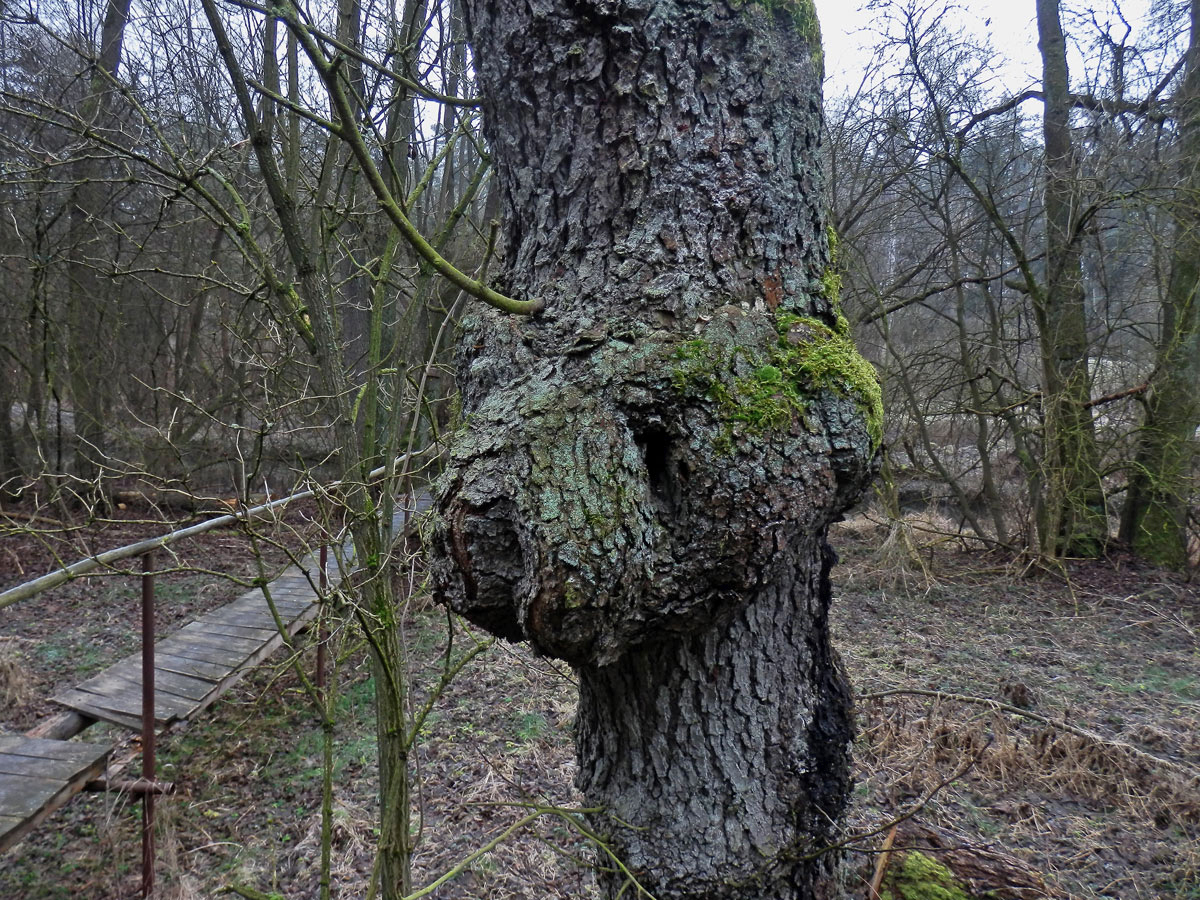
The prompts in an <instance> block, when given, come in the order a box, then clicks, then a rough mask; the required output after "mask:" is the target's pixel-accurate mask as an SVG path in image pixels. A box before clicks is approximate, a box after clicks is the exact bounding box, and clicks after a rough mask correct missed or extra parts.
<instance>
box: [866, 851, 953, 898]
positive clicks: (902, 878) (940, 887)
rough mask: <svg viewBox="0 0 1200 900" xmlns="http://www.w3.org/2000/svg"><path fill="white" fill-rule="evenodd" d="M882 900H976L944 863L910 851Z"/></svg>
mask: <svg viewBox="0 0 1200 900" xmlns="http://www.w3.org/2000/svg"><path fill="white" fill-rule="evenodd" d="M883 884H884V886H883V889H882V890H881V891H880V894H879V896H880V898H881V900H973V897H974V895H972V894H969V893H967V891H966V890H965V889H964V888H963V886H962V883H961V882H960V881H958V879H956V878H955V877H954V875H953V874H952V873H951V872H950V870H949V869H947V868H946V867H945V866H943V865H942V864H941V863H940V862H938V861H937V860H935V859H933V858H932V857H930V856H926V855H925V854H924V853H919V852H917V851H916V850H909V851H906V852H905V854H904V857H903V859H902V860H901V862H900V865H899V866H898V867H893V868H892V869H891V870H890V871H889V872H888V876H887V878H885V879H884V883H883Z"/></svg>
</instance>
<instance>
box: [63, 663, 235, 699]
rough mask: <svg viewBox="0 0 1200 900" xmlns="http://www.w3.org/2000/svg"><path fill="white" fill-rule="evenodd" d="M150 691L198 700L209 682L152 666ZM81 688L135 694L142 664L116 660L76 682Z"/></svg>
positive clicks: (204, 695)
mask: <svg viewBox="0 0 1200 900" xmlns="http://www.w3.org/2000/svg"><path fill="white" fill-rule="evenodd" d="M154 676H155V677H154V694H155V697H157V696H158V695H159V694H167V695H170V696H172V697H179V698H181V699H183V700H190V701H196V700H201V699H203V698H204V697H206V696H207V695H208V692H209V691H211V690H212V687H213V683H212V682H211V681H204V680H203V679H200V678H191V677H189V676H187V675H179V674H176V673H175V672H163V671H160V670H159V668H158V666H157V665H156V666H155V667H154ZM76 687H78V688H79V690H81V691H91V692H92V693H93V694H107V693H109V692H110V691H117V692H125V691H128V690H130V689H132V690H134V691H135V692H136V693H137V694H138V696H139V697H140V696H141V693H142V667H141V664H140V663H139V664H138V665H137V666H132V665H121V664H118V665H116V666H113V667H112V668H111V669H108V670H107V671H105V672H101V673H100V674H99V675H97V676H96V677H95V678H89V679H88V680H87V681H85V682H83V684H80V685H76Z"/></svg>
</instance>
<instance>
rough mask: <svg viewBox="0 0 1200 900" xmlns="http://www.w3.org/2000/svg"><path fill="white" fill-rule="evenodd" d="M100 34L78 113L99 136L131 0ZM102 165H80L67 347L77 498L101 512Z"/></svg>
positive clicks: (106, 388)
mask: <svg viewBox="0 0 1200 900" xmlns="http://www.w3.org/2000/svg"><path fill="white" fill-rule="evenodd" d="M104 7H105V13H104V24H103V26H102V28H101V32H100V53H99V55H98V57H97V59H96V65H97V72H96V73H95V74H94V75H93V76H92V78H91V81H90V83H89V86H88V92H87V94H86V95H85V97H84V101H83V106H82V109H81V112H80V115H81V117H82V118H83V120H84V121H86V122H88V123H89V124H90V125H92V127H97V128H99V129H101V130H106V129H111V128H112V127H113V126H114V125H115V122H114V121H113V119H114V116H113V112H112V108H111V107H112V100H111V98H112V95H113V88H112V86H111V85H110V84H109V83H108V79H110V78H116V77H117V73H118V69H119V68H120V65H121V49H122V45H123V42H124V38H125V24H126V22H127V21H128V19H129V0H107V2H106V3H105V4H104ZM103 165H104V164H103V162H100V161H98V160H97V159H95V158H94V157H92V156H90V155H85V156H84V157H83V158H82V159H80V160H79V161H78V162H77V163H76V165H75V169H74V171H75V177H76V184H75V186H74V189H73V191H72V198H71V214H70V226H69V227H70V235H71V238H70V241H71V246H70V250H69V253H70V264H69V270H68V271H69V278H70V287H69V291H68V311H67V328H68V347H67V360H68V370H69V373H70V389H71V405H72V412H73V413H74V421H75V428H74V440H73V450H74V464H73V468H74V473H75V476H76V478H77V479H78V482H79V484H78V487H77V488H76V490H77V492H78V496H79V497H80V499H82V500H83V502H84V504H85V505H86V506H88V507H102V506H103V504H104V502H105V501H104V494H105V492H104V489H103V486H102V484H101V482H102V480H103V478H104V473H105V469H106V466H107V465H108V464H109V462H110V460H109V458H108V450H107V436H108V425H109V422H108V418H109V413H110V407H111V406H112V395H113V384H112V380H113V378H114V377H115V373H114V371H113V368H114V367H113V365H112V364H111V361H110V355H111V345H112V343H113V341H114V340H115V335H116V333H117V330H118V324H117V314H118V307H117V304H116V302H115V299H116V298H115V297H114V296H113V292H112V285H111V283H110V282H109V281H108V279H105V278H103V277H102V276H101V275H100V273H99V271H98V270H97V267H98V265H99V264H100V263H101V262H102V261H108V260H109V259H110V258H111V255H112V254H113V253H114V252H115V250H114V248H113V247H112V246H111V242H109V241H108V240H107V239H106V235H105V229H104V227H103V226H102V225H100V224H99V223H102V222H104V221H105V219H106V215H105V212H106V209H105V208H106V206H107V205H108V202H109V201H108V197H107V196H106V191H107V188H106V187H105V186H104V185H103V179H104V172H103Z"/></svg>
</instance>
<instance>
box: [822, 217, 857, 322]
mask: <svg viewBox="0 0 1200 900" xmlns="http://www.w3.org/2000/svg"><path fill="white" fill-rule="evenodd" d="M825 239H826V241H827V242H828V244H829V265H827V266H826V267H825V271H824V272H822V273H821V296H822V297H824V298H825V299H826V300H828V301H829V308H830V309H831V310H832V311H833V316H834V330H835V331H837V333H838V334H842V335H847V336H849V334H850V321H849V320H848V319H847V318H846V316H845V315H844V314H843V313H842V269H841V265H840V263H839V259H838V235H837V231H835V230H834V227H833V226H832V225H826V226H825Z"/></svg>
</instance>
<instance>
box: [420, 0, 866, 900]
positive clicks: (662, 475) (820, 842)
mask: <svg viewBox="0 0 1200 900" xmlns="http://www.w3.org/2000/svg"><path fill="white" fill-rule="evenodd" d="M468 11H469V17H468V20H469V21H468V24H469V27H470V34H471V40H472V45H473V48H474V51H475V58H476V67H477V70H478V76H479V80H480V86H481V89H482V93H483V96H484V97H485V105H484V113H485V123H486V124H485V134H486V137H487V139H488V142H489V145H490V148H491V152H492V154H493V158H494V162H495V166H496V171H497V177H498V181H499V186H500V190H501V193H502V200H503V207H504V214H505V222H504V230H503V231H504V235H505V241H506V244H505V257H504V271H503V275H502V285H501V287H502V289H503V290H504V291H506V292H507V293H508V294H509V295H510V296H514V297H518V298H522V299H536V300H539V301H541V302H542V303H543V304H544V312H542V313H541V314H540V315H538V316H537V317H535V318H533V319H529V320H518V319H514V318H511V317H506V316H504V315H503V314H499V313H494V312H491V311H484V312H480V313H477V314H475V315H473V316H472V317H470V318H469V319H468V321H467V322H466V323H465V324H464V334H463V338H462V341H461V344H460V346H461V348H462V350H461V352H460V358H459V361H458V367H459V373H458V374H459V379H460V385H461V389H462V422H461V425H460V427H459V431H458V434H457V437H456V440H455V443H454V449H453V451H452V456H451V459H450V461H449V464H448V468H447V471H446V474H445V476H444V478H443V480H442V482H441V487H440V490H439V495H438V500H437V506H438V512H439V524H438V528H437V532H436V534H435V536H434V542H433V544H434V546H433V556H434V562H433V573H434V582H435V587H436V590H437V591H438V593H439V594H440V596H441V597H442V598H443V599H444V600H445V601H446V602H448V603H449V604H450V605H451V606H452V607H453V608H454V609H456V610H458V611H459V612H461V613H463V614H464V615H466V616H467V617H468V618H470V619H471V620H473V621H475V622H477V623H479V624H480V625H481V626H483V627H485V628H487V629H488V630H490V631H492V632H494V633H496V634H499V635H501V636H504V637H506V638H509V639H512V640H528V641H530V642H531V643H532V644H533V645H534V646H535V647H536V648H537V649H538V650H539V651H540V652H543V653H546V654H548V655H552V656H555V657H558V658H561V659H564V660H566V661H568V662H569V663H571V664H572V665H573V666H574V667H575V668H576V669H577V671H578V674H579V678H580V685H581V693H580V709H579V714H578V721H577V736H576V737H577V748H578V756H579V764H580V772H579V776H578V781H579V785H580V787H581V788H582V790H583V791H584V793H585V795H586V796H587V798H588V802H589V804H590V805H594V806H597V807H602V808H603V809H604V813H603V814H601V815H598V816H597V817H596V820H597V821H596V826H597V828H598V829H600V830H601V832H602V833H603V834H605V835H606V836H607V839H608V841H609V842H610V846H611V849H612V850H613V851H614V852H615V853H616V854H617V855H618V856H619V858H621V859H622V860H623V861H624V863H625V864H626V865H627V866H628V867H629V868H630V870H631V871H632V872H633V873H635V875H636V876H637V878H638V879H639V881H640V882H641V884H642V885H644V886H645V887H646V888H647V889H648V890H650V891H651V892H652V893H654V895H655V896H656V897H658V898H660V900H666V898H684V897H696V898H699V897H704V898H742V897H745V898H751V897H753V898H775V897H778V898H802V897H803V898H810V897H832V896H835V895H836V894H837V887H836V885H837V878H836V869H837V860H836V854H832V853H822V852H820V851H822V850H823V849H824V848H826V847H828V846H829V844H831V843H832V842H833V841H834V840H836V836H837V822H838V818H839V816H840V814H841V811H842V808H843V806H844V803H845V799H846V792H847V789H848V751H849V747H848V742H849V737H850V717H849V696H848V690H847V687H846V684H845V681H844V677H843V675H842V673H841V669H840V667H839V665H838V663H837V661H836V656H835V654H834V653H833V651H832V650H831V648H830V646H829V638H828V629H827V621H826V614H827V610H828V606H829V602H830V597H829V587H828V573H829V567H830V565H831V564H832V559H833V555H832V552H831V551H830V550H829V549H828V548H827V547H826V545H825V534H826V530H827V527H828V525H829V523H830V522H831V521H832V520H834V519H835V518H836V517H837V516H838V515H839V514H840V513H841V511H842V510H843V509H845V508H846V507H847V506H848V505H849V504H851V503H853V502H854V501H855V500H856V498H857V497H858V496H859V495H860V493H861V491H862V489H863V488H864V486H865V485H866V483H867V482H868V481H869V479H870V477H871V474H872V471H873V467H874V459H875V455H876V451H877V450H878V444H879V440H880V427H881V411H880V397H879V388H878V384H877V383H876V381H875V378H874V373H873V371H872V370H871V368H870V366H869V365H868V364H867V363H866V362H865V361H863V360H862V358H861V357H859V356H858V355H857V353H856V352H855V350H854V347H853V343H852V341H851V340H850V339H849V337H848V335H847V334H846V333H845V324H844V320H843V319H841V317H840V316H839V314H838V310H837V308H836V297H834V296H831V294H832V293H833V292H832V291H831V290H830V289H829V285H830V283H831V281H832V280H833V279H830V278H829V277H828V272H827V267H828V257H829V236H828V235H827V233H826V224H825V220H826V213H825V203H826V200H825V197H824V193H823V186H824V182H823V172H822V168H821V146H820V144H821V123H822V119H821V98H820V83H821V50H820V38H819V31H818V29H817V26H816V17H815V14H814V12H813V10H812V7H811V5H810V4H809V3H808V2H807V0H783V2H778V3H759V2H747V3H739V2H707V3H694V2H684V0H631V2H610V0H583V2H574V3H565V2H561V3H556V2H538V3H532V4H526V3H518V2H515V0H500V2H487V3H484V2H476V3H470V4H468ZM604 877H605V878H606V879H607V882H608V883H607V885H606V889H607V890H608V891H609V893H610V894H612V895H615V894H616V893H617V892H619V891H620V890H621V887H622V883H623V878H622V877H621V876H620V875H619V874H615V873H614V874H609V875H606V876H604Z"/></svg>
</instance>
